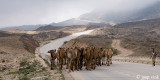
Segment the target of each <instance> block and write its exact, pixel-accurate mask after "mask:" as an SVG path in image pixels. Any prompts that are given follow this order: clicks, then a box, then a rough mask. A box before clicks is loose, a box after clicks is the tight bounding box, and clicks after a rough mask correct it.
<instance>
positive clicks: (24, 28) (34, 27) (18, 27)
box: [0, 25, 44, 31]
mask: <svg viewBox="0 0 160 80" xmlns="http://www.w3.org/2000/svg"><path fill="white" fill-rule="evenodd" d="M41 26H44V25H23V26H15V27H6V28H0V30H11V29H16V30H28V31H31V30H36V29H37V28H39V27H41Z"/></svg>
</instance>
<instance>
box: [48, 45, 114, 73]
mask: <svg viewBox="0 0 160 80" xmlns="http://www.w3.org/2000/svg"><path fill="white" fill-rule="evenodd" d="M48 53H50V54H51V57H50V61H51V70H53V65H55V63H54V62H55V59H56V58H57V66H58V68H59V69H60V70H61V69H62V67H63V65H65V64H66V65H67V66H66V69H69V72H70V71H71V70H72V71H74V70H77V71H79V69H80V70H82V67H83V66H85V68H86V70H92V69H95V68H96V66H101V65H103V64H105V63H106V64H107V66H109V65H110V64H112V55H113V49H103V48H96V47H87V48H78V47H75V48H59V49H58V50H57V51H56V50H49V51H48ZM104 61H105V63H104Z"/></svg>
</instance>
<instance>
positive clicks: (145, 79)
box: [69, 61, 160, 80]
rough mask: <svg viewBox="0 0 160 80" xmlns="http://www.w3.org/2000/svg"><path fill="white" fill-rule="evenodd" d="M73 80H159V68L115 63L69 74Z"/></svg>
mask: <svg viewBox="0 0 160 80" xmlns="http://www.w3.org/2000/svg"><path fill="white" fill-rule="evenodd" d="M69 74H71V76H72V77H73V78H74V79H75V80H160V66H155V67H152V66H151V65H146V64H138V63H129V62H117V61H113V64H112V65H111V66H109V67H108V66H105V65H103V66H100V67H96V70H92V71H86V70H85V69H83V70H82V71H75V72H71V73H69Z"/></svg>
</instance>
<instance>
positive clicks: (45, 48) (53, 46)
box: [39, 29, 94, 61]
mask: <svg viewBox="0 0 160 80" xmlns="http://www.w3.org/2000/svg"><path fill="white" fill-rule="evenodd" d="M92 31H94V29H93V30H87V31H84V32H79V33H75V34H72V35H70V36H66V37H63V38H59V39H56V40H53V41H51V42H50V43H48V44H46V45H44V46H42V47H41V48H40V51H39V52H40V55H41V56H42V58H45V59H47V60H48V61H49V56H50V54H49V53H47V52H48V51H49V50H51V49H56V50H57V49H58V48H59V47H60V46H62V45H63V43H64V42H65V41H69V40H71V39H74V38H76V37H78V36H81V35H86V34H89V33H91V32H92Z"/></svg>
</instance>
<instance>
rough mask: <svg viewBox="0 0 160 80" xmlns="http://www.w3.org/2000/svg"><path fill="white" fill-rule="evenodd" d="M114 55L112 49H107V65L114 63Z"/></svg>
mask: <svg viewBox="0 0 160 80" xmlns="http://www.w3.org/2000/svg"><path fill="white" fill-rule="evenodd" d="M112 56H113V51H112V49H105V59H106V61H107V66H110V64H112Z"/></svg>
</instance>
